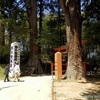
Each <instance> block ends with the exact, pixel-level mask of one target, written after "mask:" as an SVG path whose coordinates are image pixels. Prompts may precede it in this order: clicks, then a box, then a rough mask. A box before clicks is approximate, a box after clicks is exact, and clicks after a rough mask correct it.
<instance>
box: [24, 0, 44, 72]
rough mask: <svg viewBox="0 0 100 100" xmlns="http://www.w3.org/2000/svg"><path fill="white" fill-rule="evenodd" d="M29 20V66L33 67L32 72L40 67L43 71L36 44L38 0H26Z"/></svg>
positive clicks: (39, 70)
mask: <svg viewBox="0 0 100 100" xmlns="http://www.w3.org/2000/svg"><path fill="white" fill-rule="evenodd" d="M25 3H26V9H27V15H28V22H29V28H30V57H29V62H28V66H29V67H32V70H31V73H34V71H35V70H37V69H38V73H42V72H43V70H42V67H41V65H40V62H39V58H38V46H37V45H36V44H35V39H36V36H37V5H36V0H25Z"/></svg>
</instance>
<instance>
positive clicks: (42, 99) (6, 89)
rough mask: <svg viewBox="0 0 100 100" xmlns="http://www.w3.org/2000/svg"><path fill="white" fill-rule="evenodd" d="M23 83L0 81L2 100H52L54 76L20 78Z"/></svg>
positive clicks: (0, 97)
mask: <svg viewBox="0 0 100 100" xmlns="http://www.w3.org/2000/svg"><path fill="white" fill-rule="evenodd" d="M20 80H21V82H13V79H11V82H3V80H1V81H0V100H52V94H51V89H52V76H36V77H31V76H28V77H20Z"/></svg>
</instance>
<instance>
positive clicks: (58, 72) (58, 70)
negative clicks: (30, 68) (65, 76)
mask: <svg viewBox="0 0 100 100" xmlns="http://www.w3.org/2000/svg"><path fill="white" fill-rule="evenodd" d="M55 79H57V80H61V79H62V54H61V53H60V52H57V53H55Z"/></svg>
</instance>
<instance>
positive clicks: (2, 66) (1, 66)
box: [0, 64, 6, 80]
mask: <svg viewBox="0 0 100 100" xmlns="http://www.w3.org/2000/svg"><path fill="white" fill-rule="evenodd" d="M5 66H6V65H5V64H0V80H2V79H4V70H5Z"/></svg>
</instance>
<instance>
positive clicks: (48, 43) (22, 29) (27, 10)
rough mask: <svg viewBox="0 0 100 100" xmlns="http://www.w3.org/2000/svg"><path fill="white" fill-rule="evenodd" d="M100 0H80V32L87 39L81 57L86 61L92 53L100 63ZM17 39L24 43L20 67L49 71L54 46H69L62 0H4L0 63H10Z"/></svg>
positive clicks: (28, 70)
mask: <svg viewBox="0 0 100 100" xmlns="http://www.w3.org/2000/svg"><path fill="white" fill-rule="evenodd" d="M67 1H68V0H66V2H67ZM99 3H100V1H99V0H96V1H95V0H91V1H90V0H81V16H82V34H81V35H82V39H83V40H85V41H86V43H85V44H84V45H83V52H82V53H83V55H82V58H83V61H87V62H92V60H94V58H93V59H92V58H91V53H92V54H93V55H94V56H95V60H96V62H97V63H99V62H100V28H99V27H100V7H99ZM33 7H34V9H33ZM32 17H33V19H31V18H32ZM35 21H36V22H37V24H36V23H35ZM33 30H35V31H33ZM32 32H33V33H34V34H32ZM14 41H17V42H19V43H20V44H21V68H22V69H25V72H26V73H27V74H29V75H31V74H34V73H43V72H47V73H50V63H51V62H54V53H55V52H54V51H53V48H55V47H60V46H64V45H67V43H66V29H65V18H64V14H63V11H62V9H61V7H60V4H59V0H9V1H8V0H1V1H0V63H1V64H7V63H9V58H10V45H11V43H12V42H14ZM33 56H34V57H33ZM63 57H64V56H63ZM63 59H66V58H63ZM46 68H49V69H46ZM22 71H24V70H22ZM26 73H25V74H26Z"/></svg>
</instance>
